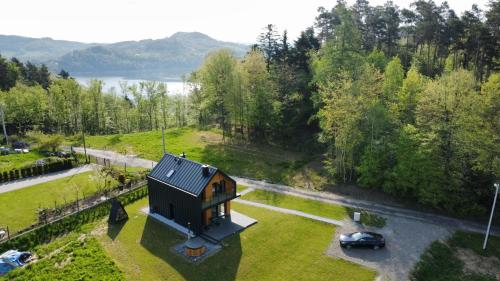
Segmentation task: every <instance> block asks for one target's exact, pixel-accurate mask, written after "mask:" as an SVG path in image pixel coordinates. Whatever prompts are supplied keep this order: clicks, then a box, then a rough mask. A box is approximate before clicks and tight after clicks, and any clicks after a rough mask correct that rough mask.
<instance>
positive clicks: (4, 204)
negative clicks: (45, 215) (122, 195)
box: [0, 172, 116, 232]
mask: <svg viewBox="0 0 500 281" xmlns="http://www.w3.org/2000/svg"><path fill="white" fill-rule="evenodd" d="M109 180H111V181H112V182H111V184H112V185H114V184H116V182H115V181H114V180H112V179H109ZM103 181H104V180H103V179H100V177H99V175H97V174H96V173H95V172H85V173H81V174H78V175H74V176H70V177H66V178H62V179H58V180H54V181H50V182H46V183H43V184H38V185H33V186H30V187H27V188H23V189H18V190H15V191H10V192H6V193H1V194H0V214H2V215H1V216H0V226H8V227H9V230H10V231H11V232H16V231H18V230H21V229H23V228H25V227H28V226H30V225H32V224H33V223H35V222H36V221H37V215H36V213H37V209H38V208H39V207H54V204H63V203H65V202H72V201H75V200H76V197H77V196H78V197H79V198H82V197H83V195H87V196H88V195H90V194H92V193H95V192H96V191H97V190H98V188H99V187H100V186H103Z"/></svg>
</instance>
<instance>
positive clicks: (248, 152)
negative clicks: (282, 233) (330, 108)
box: [66, 128, 325, 188]
mask: <svg viewBox="0 0 500 281" xmlns="http://www.w3.org/2000/svg"><path fill="white" fill-rule="evenodd" d="M85 140H86V144H87V146H88V147H92V148H98V149H108V150H114V151H117V152H120V153H125V154H134V155H138V156H140V157H142V158H146V159H151V160H159V159H160V158H161V156H162V154H163V150H162V136H161V131H151V132H140V133H131V134H117V135H108V136H87V137H86V139H85ZM66 143H67V144H68V145H69V144H71V145H74V146H83V143H82V140H81V138H80V136H75V137H72V138H69V139H68V140H67V141H66ZM166 147H167V151H169V152H171V153H174V154H180V153H181V152H185V153H186V154H187V157H188V159H191V160H195V161H198V162H202V163H206V164H210V165H213V166H216V167H218V168H220V169H222V170H223V171H225V172H227V173H229V174H233V175H238V176H248V177H252V178H259V179H268V180H271V181H273V182H283V183H287V184H291V185H294V186H299V187H300V186H306V185H307V186H310V184H306V181H310V182H313V185H314V183H319V182H321V184H324V183H325V180H324V177H321V176H319V175H318V172H317V170H318V169H312V168H311V165H309V163H311V160H312V159H313V158H314V157H311V155H309V154H308V155H305V154H300V153H296V152H292V151H289V150H285V149H282V148H280V147H277V146H272V145H258V144H228V143H226V144H224V143H222V137H221V134H220V133H219V132H218V131H216V130H208V131H200V130H197V129H194V128H179V129H168V130H166ZM319 167H322V165H319ZM314 186H316V185H314ZM317 187H318V188H320V184H317Z"/></svg>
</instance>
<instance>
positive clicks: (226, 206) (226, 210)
mask: <svg viewBox="0 0 500 281" xmlns="http://www.w3.org/2000/svg"><path fill="white" fill-rule="evenodd" d="M224 215H226V216H230V215H231V201H226V202H224Z"/></svg>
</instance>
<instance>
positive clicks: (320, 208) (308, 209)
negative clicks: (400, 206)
mask: <svg viewBox="0 0 500 281" xmlns="http://www.w3.org/2000/svg"><path fill="white" fill-rule="evenodd" d="M242 199H245V200H249V201H254V202H259V203H263V204H268V205H272V206H277V207H282V208H287V209H293V210H297V211H301V212H304V213H309V214H313V215H316V216H321V217H326V218H331V219H335V220H342V219H344V218H346V217H352V215H353V212H354V211H355V210H354V209H352V208H348V207H344V206H340V205H334V204H329V203H326V202H321V201H318V200H311V199H306V198H301V197H297V196H292V195H286V194H281V193H276V192H272V191H267V190H261V189H256V190H254V191H252V192H249V193H247V194H245V195H243V196H242ZM361 213H362V214H361V223H362V224H365V225H369V226H375V227H383V226H385V219H384V218H383V217H380V216H378V215H375V214H371V213H369V212H366V211H361Z"/></svg>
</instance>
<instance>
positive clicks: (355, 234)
mask: <svg viewBox="0 0 500 281" xmlns="http://www.w3.org/2000/svg"><path fill="white" fill-rule="evenodd" d="M351 237H352V238H353V239H356V240H358V239H360V238H361V237H362V235H361V233H359V232H356V233H353V234H352V235H351Z"/></svg>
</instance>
